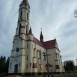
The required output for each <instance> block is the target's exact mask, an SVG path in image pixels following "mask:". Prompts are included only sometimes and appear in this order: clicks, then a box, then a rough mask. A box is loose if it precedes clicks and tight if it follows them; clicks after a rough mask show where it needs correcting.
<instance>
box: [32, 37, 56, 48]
mask: <svg viewBox="0 0 77 77" xmlns="http://www.w3.org/2000/svg"><path fill="white" fill-rule="evenodd" d="M33 41H34V42H35V43H37V44H38V45H40V46H42V47H44V48H45V49H51V48H55V44H56V39H54V40H50V41H46V42H40V41H39V40H38V39H37V38H35V37H34V39H33Z"/></svg>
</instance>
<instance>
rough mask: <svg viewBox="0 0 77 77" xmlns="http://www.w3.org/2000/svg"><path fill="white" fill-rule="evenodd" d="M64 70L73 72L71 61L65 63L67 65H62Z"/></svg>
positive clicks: (73, 67)
mask: <svg viewBox="0 0 77 77" xmlns="http://www.w3.org/2000/svg"><path fill="white" fill-rule="evenodd" d="M64 68H65V71H74V70H75V66H74V64H73V62H72V61H70V62H67V63H66V64H65V65H64Z"/></svg>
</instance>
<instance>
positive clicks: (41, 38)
mask: <svg viewBox="0 0 77 77" xmlns="http://www.w3.org/2000/svg"><path fill="white" fill-rule="evenodd" d="M40 41H41V42H43V34H42V29H41V34H40Z"/></svg>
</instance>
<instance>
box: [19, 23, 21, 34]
mask: <svg viewBox="0 0 77 77" xmlns="http://www.w3.org/2000/svg"><path fill="white" fill-rule="evenodd" d="M20 33H21V24H20V25H19V35H20Z"/></svg>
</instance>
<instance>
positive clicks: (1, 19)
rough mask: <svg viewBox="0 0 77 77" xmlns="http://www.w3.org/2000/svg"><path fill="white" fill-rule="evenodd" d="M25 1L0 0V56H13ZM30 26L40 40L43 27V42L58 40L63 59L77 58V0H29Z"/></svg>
mask: <svg viewBox="0 0 77 77" xmlns="http://www.w3.org/2000/svg"><path fill="white" fill-rule="evenodd" d="M21 1H22V0H0V56H1V55H2V56H6V57H8V56H10V55H11V50H12V42H13V37H14V35H15V33H16V27H17V21H18V13H19V4H20V3H21ZM28 2H29V4H30V26H31V28H32V32H33V34H34V36H35V37H37V38H38V39H39V36H40V32H41V28H42V31H43V35H44V41H47V40H52V39H55V38H56V40H57V43H58V47H59V49H60V51H61V55H62V60H63V61H65V60H74V61H75V60H76V58H77V18H76V17H75V15H74V12H75V10H76V9H77V0H28Z"/></svg>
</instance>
